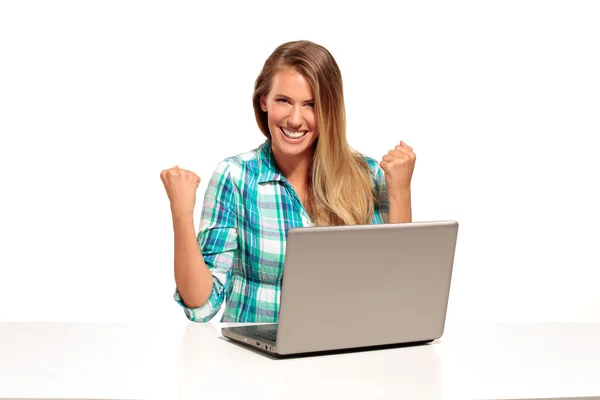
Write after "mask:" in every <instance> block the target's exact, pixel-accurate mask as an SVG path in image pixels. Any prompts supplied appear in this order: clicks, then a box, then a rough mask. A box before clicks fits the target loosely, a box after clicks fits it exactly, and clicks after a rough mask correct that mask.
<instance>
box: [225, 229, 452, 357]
mask: <svg viewBox="0 0 600 400" xmlns="http://www.w3.org/2000/svg"><path fill="white" fill-rule="evenodd" d="M457 234H458V223H457V222H456V221H432V222H411V223H397V224H375V225H350V226H334V227H303V228H293V229H290V230H289V231H288V236H287V244H286V253H285V260H284V274H283V281H282V289H281V298H280V309H279V318H278V322H277V323H276V324H272V323H268V324H243V325H237V326H228V327H223V328H222V329H221V333H222V335H223V336H224V337H226V338H229V339H231V340H234V341H236V342H240V343H243V344H245V345H247V346H250V347H253V348H255V349H260V350H261V351H264V352H267V353H270V354H272V355H275V356H278V355H280V356H284V355H299V354H305V353H315V352H329V351H336V350H337V351H344V350H350V349H362V348H369V347H379V346H384V347H385V346H389V345H392V346H393V345H402V344H426V343H429V342H432V341H434V340H436V339H439V338H441V337H442V335H443V332H444V326H445V322H446V310H447V307H448V299H449V293H450V281H451V276H452V268H453V264H454V252H455V248H456V239H457Z"/></svg>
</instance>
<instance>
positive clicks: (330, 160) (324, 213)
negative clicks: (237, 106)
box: [252, 40, 377, 226]
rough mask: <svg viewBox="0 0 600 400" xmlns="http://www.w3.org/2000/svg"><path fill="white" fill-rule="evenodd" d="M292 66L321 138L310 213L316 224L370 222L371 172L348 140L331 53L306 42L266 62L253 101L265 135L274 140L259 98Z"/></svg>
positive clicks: (282, 47) (289, 46) (311, 186)
mask: <svg viewBox="0 0 600 400" xmlns="http://www.w3.org/2000/svg"><path fill="white" fill-rule="evenodd" d="M290 67H291V68H293V69H294V70H295V71H297V72H298V73H300V74H302V75H303V76H304V77H305V79H306V80H307V81H308V82H309V84H310V86H311V89H312V91H313V96H314V101H315V105H314V107H315V108H314V109H315V116H316V122H317V127H318V132H319V136H318V137H317V139H316V143H315V152H314V158H313V162H312V168H311V171H310V176H309V193H310V201H309V204H310V206H309V207H308V210H307V211H308V213H309V215H310V217H311V219H312V221H313V224H315V225H317V226H333V225H356V224H369V223H371V221H372V218H373V213H374V204H375V201H377V200H376V199H377V196H376V195H375V189H374V184H373V180H372V178H371V174H370V168H369V165H368V164H367V162H366V160H365V159H364V158H363V157H362V156H361V155H360V154H358V153H355V152H354V151H353V149H352V148H351V147H350V146H349V144H348V141H347V139H346V111H345V106H344V93H343V84H342V75H341V72H340V69H339V67H338V65H337V63H336V61H335V59H334V58H333V56H332V55H331V53H329V51H328V50H327V49H326V48H324V47H323V46H320V45H318V44H315V43H313V42H310V41H307V40H301V41H293V42H288V43H284V44H282V45H280V46H279V47H277V48H276V49H275V51H274V52H273V53H272V54H271V55H270V56H269V58H268V59H267V60H266V61H265V64H264V66H263V69H262V71H261V72H260V74H259V75H258V78H257V79H256V82H255V85H254V94H253V96H252V102H253V105H254V114H255V116H256V122H257V123H258V127H259V128H260V130H261V132H262V133H263V134H264V135H265V136H266V137H267V138H269V139H270V138H271V135H270V132H269V125H268V120H267V113H266V112H264V111H263V110H262V109H261V106H260V99H261V96H266V95H268V93H269V91H270V90H271V82H272V80H273V77H274V76H275V74H276V73H277V72H278V71H280V70H281V69H282V68H290Z"/></svg>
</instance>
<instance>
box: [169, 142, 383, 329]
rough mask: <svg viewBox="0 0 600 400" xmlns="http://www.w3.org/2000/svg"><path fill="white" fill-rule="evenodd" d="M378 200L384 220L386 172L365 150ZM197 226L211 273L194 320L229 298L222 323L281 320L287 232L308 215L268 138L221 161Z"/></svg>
mask: <svg viewBox="0 0 600 400" xmlns="http://www.w3.org/2000/svg"><path fill="white" fill-rule="evenodd" d="M365 159H366V160H367V162H368V164H369V166H370V167H371V169H372V176H373V181H374V183H375V188H376V190H377V192H378V193H379V195H380V200H381V204H380V205H379V206H378V205H377V204H375V207H376V208H375V213H374V218H373V223H383V222H384V221H387V214H388V209H389V205H388V201H387V193H386V190H385V179H384V175H383V171H382V170H381V168H380V167H379V163H378V162H377V161H375V160H374V159H372V158H370V157H366V156H365ZM200 220H201V221H200V229H199V232H198V236H197V238H198V244H199V246H200V249H201V251H202V256H203V258H204V262H205V263H206V265H207V266H208V268H209V269H210V270H211V272H212V275H213V289H212V293H211V294H210V297H209V299H208V301H207V302H206V303H205V304H204V305H202V306H201V307H199V308H188V307H186V306H185V304H184V303H183V301H182V299H181V296H180V295H179V291H178V290H177V289H176V290H175V294H174V299H175V301H177V303H179V304H180V305H181V306H182V307H183V309H184V311H185V315H186V316H187V317H188V319H190V320H191V321H195V322H207V321H209V320H210V319H211V318H212V317H214V316H215V314H216V313H217V312H218V311H219V309H220V307H221V306H222V304H223V302H224V301H225V310H224V312H223V317H222V319H221V321H222V322H277V318H278V315H279V299H280V295H281V284H282V276H283V262H284V258H285V245H286V235H287V232H288V230H290V229H291V228H296V227H305V226H311V220H310V217H309V216H308V214H307V212H306V210H305V209H304V207H303V206H302V203H301V202H300V200H299V199H298V196H297V195H296V192H295V191H294V189H293V187H292V186H291V185H290V183H289V182H288V181H287V179H286V178H285V177H284V176H283V175H282V174H281V172H280V171H279V169H278V168H277V165H276V164H275V160H274V158H273V154H272V150H271V144H270V142H269V140H267V141H265V142H264V143H263V144H262V145H260V146H259V147H258V148H256V149H254V150H252V151H249V152H246V153H243V154H238V155H236V156H233V157H229V158H227V159H225V160H224V161H222V162H220V163H219V165H218V166H217V168H216V170H215V171H214V173H213V175H212V177H211V179H210V181H209V183H208V187H207V189H206V194H205V197H204V203H203V208H202V213H201V217H200Z"/></svg>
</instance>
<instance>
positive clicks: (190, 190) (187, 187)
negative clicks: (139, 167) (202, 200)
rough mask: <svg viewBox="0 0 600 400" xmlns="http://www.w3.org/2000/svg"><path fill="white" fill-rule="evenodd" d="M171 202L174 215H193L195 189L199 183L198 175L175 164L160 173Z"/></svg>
mask: <svg viewBox="0 0 600 400" xmlns="http://www.w3.org/2000/svg"><path fill="white" fill-rule="evenodd" d="M160 179H161V180H162V182H163V185H164V186H165V190H166V191H167V196H169V201H170V202H171V213H172V214H173V216H175V215H193V213H194V206H195V205H196V189H198V186H199V185H200V177H199V176H198V175H196V174H195V173H193V172H192V171H188V170H185V169H181V168H179V167H178V166H177V165H176V166H174V167H173V168H169V169H165V170H164V171H162V172H161V173H160Z"/></svg>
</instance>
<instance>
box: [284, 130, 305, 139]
mask: <svg viewBox="0 0 600 400" xmlns="http://www.w3.org/2000/svg"><path fill="white" fill-rule="evenodd" d="M281 130H282V131H283V133H284V134H285V136H287V137H289V138H290V139H300V138H301V137H302V136H304V135H305V134H306V132H294V131H288V130H287V129H285V128H281Z"/></svg>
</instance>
